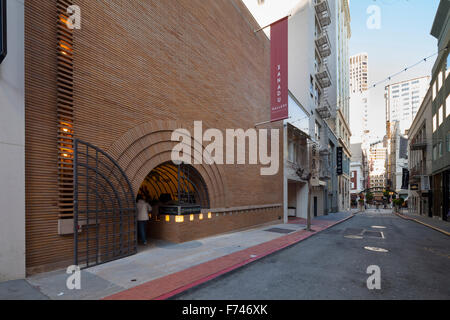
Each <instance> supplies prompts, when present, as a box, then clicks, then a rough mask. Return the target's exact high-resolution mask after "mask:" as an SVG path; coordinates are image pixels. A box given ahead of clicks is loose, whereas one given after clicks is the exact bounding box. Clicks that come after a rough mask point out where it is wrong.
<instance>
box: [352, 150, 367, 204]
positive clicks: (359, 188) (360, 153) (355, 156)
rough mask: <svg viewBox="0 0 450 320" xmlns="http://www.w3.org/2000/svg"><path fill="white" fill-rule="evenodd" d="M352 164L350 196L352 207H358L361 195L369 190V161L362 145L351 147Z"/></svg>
mask: <svg viewBox="0 0 450 320" xmlns="http://www.w3.org/2000/svg"><path fill="white" fill-rule="evenodd" d="M351 152H352V162H351V164H350V196H351V202H352V206H355V205H357V201H358V200H359V196H360V194H361V193H365V192H366V190H367V189H368V175H367V174H368V172H369V168H368V159H367V154H366V150H364V149H363V148H362V144H361V143H355V144H352V145H351Z"/></svg>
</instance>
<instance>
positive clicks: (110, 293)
mask: <svg viewBox="0 0 450 320" xmlns="http://www.w3.org/2000/svg"><path fill="white" fill-rule="evenodd" d="M352 214H354V212H345V213H334V214H330V215H328V216H323V217H318V218H315V219H314V220H313V222H312V228H313V230H314V231H315V232H313V233H311V232H307V231H305V230H304V229H305V227H306V226H305V224H304V222H305V221H301V220H297V221H290V223H288V224H277V225H275V224H270V225H263V226H258V227H256V228H252V229H248V230H243V231H238V232H233V233H228V234H223V235H218V236H214V237H210V238H206V239H201V240H197V241H191V242H187V243H181V244H174V243H170V242H165V241H161V240H154V241H152V242H151V245H149V246H147V247H140V248H139V252H138V254H136V255H134V256H131V257H127V258H124V259H121V260H117V261H113V262H109V263H106V264H104V265H100V266H96V267H92V268H89V269H86V270H83V271H82V272H81V287H82V289H81V290H68V289H67V287H66V281H67V278H68V275H67V274H66V273H65V270H59V271H55V272H50V273H44V274H39V275H36V276H33V277H30V278H27V279H26V280H19V282H14V283H13V282H7V283H4V284H0V299H8V297H9V298H10V299H54V300H72V299H76V300H78V299H82V300H96V299H102V298H107V299H164V298H168V297H170V296H172V295H174V294H177V293H179V292H182V291H183V290H186V289H187V288H190V287H192V286H195V285H196V284H199V283H202V282H205V281H207V280H208V279H211V278H214V277H216V276H218V275H220V274H223V273H226V272H228V271H231V270H233V269H235V268H238V267H239V266H242V265H245V264H247V263H250V262H253V261H255V260H257V259H260V258H262V257H263V256H265V255H268V254H270V253H272V252H275V251H278V250H281V249H283V248H285V247H287V246H290V245H292V244H295V243H297V242H299V241H301V240H303V239H306V238H308V237H310V236H312V235H314V234H315V233H317V232H320V231H322V230H324V229H326V228H329V227H330V226H332V225H334V224H336V223H339V222H341V221H344V220H346V219H348V218H350V217H352ZM12 287H13V291H14V294H11V293H10V292H9V293H8V290H9V291H11V288H12ZM180 290H181V291H180Z"/></svg>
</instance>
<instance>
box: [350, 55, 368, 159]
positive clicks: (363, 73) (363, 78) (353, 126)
mask: <svg viewBox="0 0 450 320" xmlns="http://www.w3.org/2000/svg"><path fill="white" fill-rule="evenodd" d="M368 77H369V56H368V54H367V53H360V54H357V55H354V56H352V57H350V114H351V115H352V121H350V130H351V132H352V137H351V143H352V144H353V143H362V148H363V149H364V150H366V152H367V151H368V149H369V134H370V130H369V107H370V106H369V92H368V89H367V88H368V87H367V81H368Z"/></svg>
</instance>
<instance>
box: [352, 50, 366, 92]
mask: <svg viewBox="0 0 450 320" xmlns="http://www.w3.org/2000/svg"><path fill="white" fill-rule="evenodd" d="M368 80H369V55H368V54H367V53H360V54H357V55H354V56H351V57H350V94H352V93H358V92H365V91H367V88H368Z"/></svg>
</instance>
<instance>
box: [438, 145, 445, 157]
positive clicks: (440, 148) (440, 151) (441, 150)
mask: <svg viewBox="0 0 450 320" xmlns="http://www.w3.org/2000/svg"><path fill="white" fill-rule="evenodd" d="M438 147H439V158H441V157H442V156H443V155H444V152H443V148H442V147H443V146H442V142H439V145H438Z"/></svg>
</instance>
